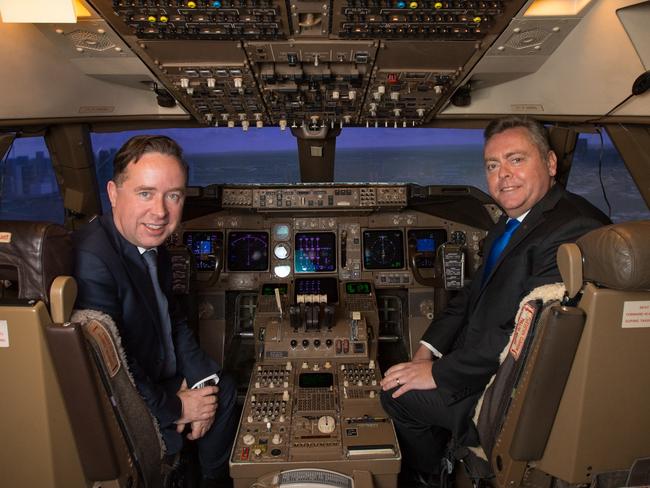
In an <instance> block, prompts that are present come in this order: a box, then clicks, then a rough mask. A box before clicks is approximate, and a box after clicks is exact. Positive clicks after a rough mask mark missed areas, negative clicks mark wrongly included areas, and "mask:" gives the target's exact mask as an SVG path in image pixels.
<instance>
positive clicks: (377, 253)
mask: <svg viewBox="0 0 650 488" xmlns="http://www.w3.org/2000/svg"><path fill="white" fill-rule="evenodd" d="M363 267H364V268H365V269H401V268H403V267H404V233H403V232H402V231H401V230H364V231H363Z"/></svg>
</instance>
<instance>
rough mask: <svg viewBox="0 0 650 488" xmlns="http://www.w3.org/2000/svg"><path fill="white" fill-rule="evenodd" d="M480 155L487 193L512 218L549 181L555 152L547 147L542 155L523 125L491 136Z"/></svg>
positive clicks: (543, 192) (538, 197)
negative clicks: (483, 160)
mask: <svg viewBox="0 0 650 488" xmlns="http://www.w3.org/2000/svg"><path fill="white" fill-rule="evenodd" d="M483 157H484V159H485V175H486V177H487V184H488V190H489V192H490V195H492V198H494V199H495V200H496V202H497V203H498V204H499V205H500V206H501V208H502V209H503V210H504V211H505V212H506V214H508V217H511V218H516V217H519V216H520V215H521V214H523V213H525V212H526V211H528V210H530V209H531V208H532V207H533V205H535V204H536V203H537V202H539V201H540V200H541V199H542V197H543V196H544V195H546V192H548V190H549V189H550V188H551V186H552V184H553V176H555V172H556V169H557V157H556V156H555V153H554V152H553V151H549V153H548V154H547V155H546V158H545V159H543V158H542V157H541V156H540V154H539V150H538V149H537V146H535V145H534V144H533V141H532V139H531V137H530V135H529V132H528V129H525V128H523V127H515V128H513V129H507V130H505V131H503V132H501V133H499V134H496V135H494V136H492V137H491V138H490V139H489V140H488V142H487V144H486V145H485V149H484V151H483Z"/></svg>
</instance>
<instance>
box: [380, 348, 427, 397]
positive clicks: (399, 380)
mask: <svg viewBox="0 0 650 488" xmlns="http://www.w3.org/2000/svg"><path fill="white" fill-rule="evenodd" d="M425 349H426V348H425ZM427 350H428V349H427ZM419 352H420V350H418V353H419ZM430 352H431V351H429V353H430ZM417 356H418V354H417V353H416V354H415V355H414V356H413V358H414V359H413V361H410V362H408V363H399V364H396V365H394V366H391V367H390V368H388V370H387V371H386V374H385V375H384V379H383V380H381V388H382V390H384V391H387V390H391V389H393V388H395V387H399V388H397V389H396V390H395V391H394V392H393V394H392V395H391V396H392V397H393V398H397V397H399V396H402V395H403V394H404V393H406V392H407V391H410V390H431V389H433V388H436V382H435V381H434V379H433V376H432V375H431V365H432V364H433V361H432V360H431V359H430V357H431V355H429V359H416V357H417ZM421 356H423V354H422V355H421Z"/></svg>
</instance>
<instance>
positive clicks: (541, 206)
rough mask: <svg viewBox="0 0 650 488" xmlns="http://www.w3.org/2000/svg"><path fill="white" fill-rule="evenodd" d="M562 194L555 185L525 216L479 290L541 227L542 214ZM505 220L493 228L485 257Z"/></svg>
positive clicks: (549, 208)
mask: <svg viewBox="0 0 650 488" xmlns="http://www.w3.org/2000/svg"><path fill="white" fill-rule="evenodd" d="M563 194H564V190H563V189H562V187H561V186H560V185H558V184H555V185H553V186H552V187H551V189H550V190H549V191H548V193H546V195H545V196H544V198H542V199H541V200H540V201H539V202H538V203H537V204H536V205H535V206H534V207H533V208H532V209H531V210H530V213H529V214H528V215H526V218H525V219H524V221H523V222H522V223H521V225H520V226H519V228H518V229H517V230H516V231H515V232H514V234H512V237H511V238H510V240H509V241H508V244H507V245H506V247H505V248H504V249H503V252H502V253H501V254H500V255H499V258H498V259H497V261H496V263H494V267H493V268H492V271H491V272H490V275H489V276H488V277H487V278H486V279H485V280H483V286H482V287H481V289H483V288H485V286H486V285H487V283H488V282H489V281H490V279H491V278H492V276H493V275H494V273H495V272H496V270H497V269H498V268H499V266H500V265H501V263H502V262H503V261H504V259H506V258H507V257H508V254H509V253H510V252H511V251H512V250H513V249H514V248H515V247H517V245H518V244H519V243H520V242H521V241H523V240H524V239H525V238H526V237H527V236H528V234H530V233H531V232H532V231H533V229H535V228H537V227H538V226H539V225H541V224H542V223H543V222H544V221H545V220H546V219H545V218H544V214H545V213H546V212H547V211H548V210H551V209H552V208H554V207H555V205H556V204H557V202H558V201H559V200H560V198H561V197H562V195H563ZM506 220H507V219H506V218H502V219H501V220H500V221H499V224H497V225H498V227H496V228H495V232H494V233H493V234H494V238H492V239H491V242H490V246H489V247H490V249H489V250H488V251H487V254H485V256H489V252H490V250H491V249H492V244H493V243H494V239H496V236H499V235H501V234H502V233H503V230H504V229H505V222H506Z"/></svg>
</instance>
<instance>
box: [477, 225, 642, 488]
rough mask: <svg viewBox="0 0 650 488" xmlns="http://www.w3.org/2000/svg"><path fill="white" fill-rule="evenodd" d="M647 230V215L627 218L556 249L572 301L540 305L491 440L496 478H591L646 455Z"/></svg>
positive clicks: (500, 481) (509, 482)
mask: <svg viewBox="0 0 650 488" xmlns="http://www.w3.org/2000/svg"><path fill="white" fill-rule="evenodd" d="M649 239H650V222H648V221H644V222H633V223H626V224H619V225H612V226H608V227H603V228H601V229H597V230H594V231H592V232H590V233H588V234H586V235H585V236H583V237H582V238H580V239H579V240H578V241H577V243H576V244H564V245H562V246H561V247H560V249H559V250H558V265H559V267H560V272H561V274H562V278H563V281H564V283H565V286H566V291H567V295H568V297H569V298H573V299H574V302H577V305H576V306H575V307H572V306H561V305H559V304H558V303H556V304H550V306H548V307H546V309H545V310H543V312H542V314H541V318H540V321H539V324H538V327H537V332H536V333H535V336H534V338H533V339H532V342H531V345H530V348H529V350H528V355H527V358H526V360H525V364H524V365H523V366H522V368H521V370H520V376H519V378H518V381H517V382H516V388H515V389H514V391H513V393H512V398H511V400H510V403H509V406H508V409H507V414H506V415H505V419H504V421H503V424H502V425H500V426H499V431H498V433H497V435H496V438H495V440H494V444H493V445H492V446H490V450H488V454H489V459H490V462H491V465H492V468H493V471H494V473H495V475H496V484H497V486H499V487H500V488H503V487H506V486H508V487H511V486H519V485H522V484H524V485H526V484H539V483H546V481H548V480H550V479H551V477H555V478H559V479H561V480H563V481H564V482H567V483H570V484H577V483H580V484H581V483H589V482H590V481H591V480H593V479H594V476H595V474H597V473H602V472H607V471H613V470H624V469H627V468H629V467H630V466H631V464H632V462H633V461H634V460H635V459H637V458H641V457H646V456H649V455H650V442H648V438H650V415H648V412H650V375H648V374H647V371H649V370H650V355H648V354H647V351H648V348H649V347H650V291H648V290H650V247H649V246H647V242H648V240H649ZM583 323H584V327H583ZM499 374H501V370H500V371H499V373H498V374H497V380H498V377H499ZM507 396H508V397H510V392H508V395H507ZM482 414H483V413H481V415H482ZM533 466H534V468H533ZM548 475H550V476H551V477H549V476H548ZM544 480H546V481H544Z"/></svg>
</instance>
